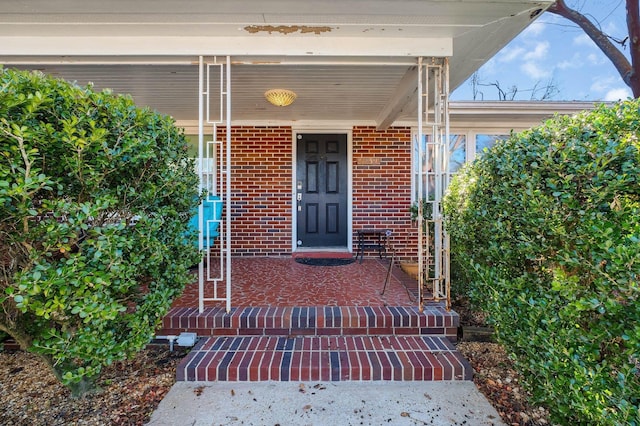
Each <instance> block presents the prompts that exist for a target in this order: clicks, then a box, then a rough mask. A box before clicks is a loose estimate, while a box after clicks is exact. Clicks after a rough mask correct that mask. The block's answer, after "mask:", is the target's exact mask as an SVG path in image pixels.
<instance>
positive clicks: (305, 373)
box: [177, 336, 472, 382]
mask: <svg viewBox="0 0 640 426" xmlns="http://www.w3.org/2000/svg"><path fill="white" fill-rule="evenodd" d="M471 378H472V369H471V366H470V365H469V363H468V362H467V361H466V360H465V359H464V358H463V357H462V355H461V354H460V353H459V352H458V351H456V350H455V348H454V347H453V345H452V344H451V342H450V341H449V340H448V339H446V338H443V337H430V336H298V337H277V336H243V337H230V336H220V337H208V338H203V339H201V340H200V341H199V342H198V343H197V345H196V346H195V347H194V349H193V350H192V351H191V352H190V353H189V354H188V355H187V356H186V357H185V358H184V359H183V360H182V362H181V363H180V365H179V366H178V369H177V380H178V381H207V382H213V381H234V382H235V381H267V380H272V381H348V380H358V381H371V380H405V381H431V380H471Z"/></svg>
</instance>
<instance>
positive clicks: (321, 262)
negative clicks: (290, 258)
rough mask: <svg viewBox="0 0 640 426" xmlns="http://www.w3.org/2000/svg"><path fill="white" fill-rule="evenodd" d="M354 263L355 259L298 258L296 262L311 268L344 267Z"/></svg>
mask: <svg viewBox="0 0 640 426" xmlns="http://www.w3.org/2000/svg"><path fill="white" fill-rule="evenodd" d="M354 261H355V259H354V258H353V257H351V258H348V259H344V258H327V257H319V258H313V257H296V262H298V263H301V264H303V265H310V266H343V265H348V264H350V263H353V262H354Z"/></svg>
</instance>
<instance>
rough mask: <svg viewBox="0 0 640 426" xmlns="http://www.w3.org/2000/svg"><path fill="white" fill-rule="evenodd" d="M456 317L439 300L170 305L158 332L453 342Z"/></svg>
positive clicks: (457, 320) (455, 314)
mask: <svg viewBox="0 0 640 426" xmlns="http://www.w3.org/2000/svg"><path fill="white" fill-rule="evenodd" d="M459 324H460V317H459V316H458V314H457V313H456V312H454V311H447V310H446V309H445V308H444V307H443V306H442V305H440V304H433V305H427V306H425V308H424V310H423V312H419V311H418V308H417V307H408V306H398V307H393V306H381V307H359V306H358V307H355V306H352V307H344V306H340V307H332V306H311V307H239V308H233V309H232V310H231V312H230V313H226V311H225V310H224V309H223V308H207V309H205V310H204V312H203V313H202V314H200V313H198V309H197V308H173V309H172V310H171V311H169V313H168V314H167V315H166V316H165V317H164V319H163V322H162V326H161V329H160V330H158V334H159V335H168V334H180V333H181V332H192V333H197V334H198V336H244V335H249V336H345V335H346V336H355V335H365V336H366V335H369V336H380V335H425V336H445V337H448V338H449V339H450V340H452V341H455V340H456V336H457V327H458V325H459Z"/></svg>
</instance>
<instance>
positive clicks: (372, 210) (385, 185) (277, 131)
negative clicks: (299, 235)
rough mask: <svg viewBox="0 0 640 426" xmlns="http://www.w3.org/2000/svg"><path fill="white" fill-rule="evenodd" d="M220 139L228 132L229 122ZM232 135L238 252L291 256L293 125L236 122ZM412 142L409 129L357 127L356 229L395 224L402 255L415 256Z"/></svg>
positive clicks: (234, 250)
mask: <svg viewBox="0 0 640 426" xmlns="http://www.w3.org/2000/svg"><path fill="white" fill-rule="evenodd" d="M218 137H219V138H221V139H222V138H224V137H225V129H224V128H222V129H220V130H219V134H218ZM231 140H232V154H231V155H232V168H231V172H232V181H231V186H232V211H231V212H232V213H231V214H232V221H233V222H232V236H231V237H232V253H233V255H234V256H276V255H289V254H291V240H292V227H293V220H292V217H291V214H292V210H291V208H292V204H291V203H292V201H291V191H292V186H291V179H292V169H293V163H292V162H293V158H292V155H293V145H292V143H293V142H292V141H293V133H292V129H291V127H288V126H279V127H278V126H276V127H253V126H234V127H232V129H231ZM410 146H411V129H410V128H408V127H406V128H405V127H403V128H393V129H389V130H387V131H384V132H379V131H376V129H375V127H354V128H353V229H354V230H357V229H359V228H366V227H381V228H388V229H391V230H392V232H393V234H392V243H393V245H394V248H395V249H396V252H397V253H398V255H399V256H400V257H401V258H403V259H409V258H412V257H415V256H416V255H415V253H416V249H415V247H416V241H417V237H416V234H415V231H414V230H413V228H412V227H411V221H410V216H409V204H410V200H411V150H410ZM355 244H356V238H355V237H354V249H355Z"/></svg>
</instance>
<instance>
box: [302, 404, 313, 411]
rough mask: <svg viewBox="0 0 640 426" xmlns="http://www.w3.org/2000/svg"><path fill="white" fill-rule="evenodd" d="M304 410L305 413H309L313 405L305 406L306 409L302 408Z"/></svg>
mask: <svg viewBox="0 0 640 426" xmlns="http://www.w3.org/2000/svg"><path fill="white" fill-rule="evenodd" d="M302 409H303V410H304V411H309V410H311V405H309V404H307V405H305V406H304V407H302Z"/></svg>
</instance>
